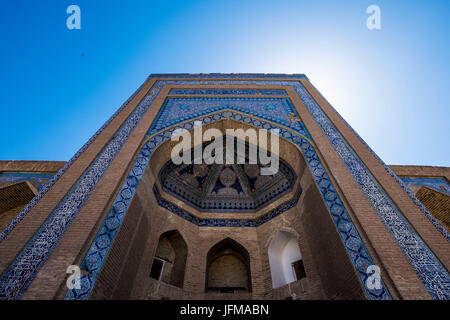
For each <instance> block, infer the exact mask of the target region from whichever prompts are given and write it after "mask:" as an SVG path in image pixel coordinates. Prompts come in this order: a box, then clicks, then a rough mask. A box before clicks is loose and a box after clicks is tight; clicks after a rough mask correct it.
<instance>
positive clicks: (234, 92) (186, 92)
mask: <svg viewBox="0 0 450 320" xmlns="http://www.w3.org/2000/svg"><path fill="white" fill-rule="evenodd" d="M195 94H200V95H208V94H209V95H234V96H241V95H266V96H287V93H286V91H284V90H275V89H172V90H170V92H169V95H195Z"/></svg>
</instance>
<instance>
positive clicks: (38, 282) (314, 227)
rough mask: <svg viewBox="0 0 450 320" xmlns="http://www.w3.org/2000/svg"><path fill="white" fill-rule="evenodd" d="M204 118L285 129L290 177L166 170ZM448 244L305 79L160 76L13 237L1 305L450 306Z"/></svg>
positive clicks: (51, 187) (3, 246)
mask: <svg viewBox="0 0 450 320" xmlns="http://www.w3.org/2000/svg"><path fill="white" fill-rule="evenodd" d="M194 121H201V122H202V125H203V127H204V129H208V128H216V129H218V130H220V131H221V132H223V133H225V131H226V129H227V128H243V129H248V128H263V129H266V130H270V129H279V130H280V131H279V132H280V133H279V137H280V140H279V141H280V145H279V158H280V170H279V172H278V173H277V174H274V175H272V176H261V175H260V174H259V170H258V169H259V166H258V165H253V166H252V165H245V164H244V165H241V164H239V165H226V164H223V165H209V166H208V165H201V164H194V165H178V166H176V165H171V164H170V161H171V160H170V154H171V149H172V148H173V145H174V144H175V142H173V141H171V140H170V137H171V134H172V132H173V131H174V130H176V129H177V128H184V129H186V130H188V131H189V132H191V133H192V132H193V130H194V129H193V124H194ZM193 140H194V139H193ZM269 140H270V139H269ZM192 147H193V148H195V147H196V146H195V145H194V143H193V145H192ZM267 149H268V151H272V150H271V146H270V144H269V146H268V148H267ZM448 241H449V234H448V231H447V230H446V229H445V228H444V227H443V226H442V225H441V223H440V222H439V220H438V219H436V218H435V217H434V216H433V215H432V214H431V213H430V212H429V211H428V210H427V209H426V208H425V207H424V206H423V205H422V204H421V203H420V202H419V201H418V200H417V199H416V198H415V197H414V195H413V194H412V193H411V192H410V191H409V190H408V189H407V188H406V187H405V186H404V184H403V183H402V182H401V180H400V179H399V178H397V176H396V175H395V174H394V173H393V172H392V171H391V170H390V169H389V168H388V167H387V166H386V165H384V163H383V162H382V161H381V160H380V159H379V158H378V157H377V156H376V155H375V154H374V153H373V152H372V151H371V150H370V148H369V147H368V146H367V145H366V144H365V143H364V142H363V141H362V139H361V138H359V136H358V135H357V134H356V133H355V132H354V131H353V130H352V129H351V128H350V127H349V126H348V124H347V123H346V122H345V121H344V120H343V119H342V118H341V117H340V116H339V115H338V114H337V113H336V111H335V110H334V109H333V108H332V107H331V106H330V105H329V104H328V103H327V102H326V101H325V100H324V98H323V97H322V96H321V95H320V94H319V92H318V91H317V90H316V89H315V88H314V87H313V86H312V85H311V84H310V82H309V81H308V79H307V78H306V77H305V76H304V75H278V74H272V75H270V74H268V75H266V74H208V75H189V74H173V75H152V76H150V77H149V78H148V79H147V81H146V82H145V83H144V84H143V85H142V86H141V88H139V89H138V91H137V92H136V93H135V94H134V95H133V96H132V97H131V98H130V99H129V101H127V102H126V103H125V104H124V105H123V106H122V107H121V108H120V109H119V110H118V111H117V112H116V114H114V115H113V117H112V118H111V119H110V120H109V121H108V122H107V123H106V124H105V125H104V126H103V127H102V128H101V129H100V130H99V131H98V132H97V133H96V134H95V135H94V137H93V138H92V139H90V140H89V141H88V142H87V143H86V145H85V146H84V147H83V148H82V149H81V150H80V151H79V152H78V153H77V154H76V155H75V156H74V157H73V158H72V159H71V161H69V162H68V163H67V164H66V165H65V166H64V167H63V168H62V169H61V170H60V171H59V173H58V174H57V175H55V176H54V177H53V179H52V180H51V181H50V183H49V184H48V185H46V186H45V187H43V188H42V189H41V191H40V193H39V194H38V195H37V196H36V197H35V198H34V199H33V201H31V202H30V203H29V204H28V205H27V206H26V207H25V208H24V209H23V210H22V211H21V212H20V213H19V215H18V216H17V217H16V218H15V219H14V220H13V221H12V222H11V224H10V225H9V226H8V227H7V229H6V230H5V231H3V232H2V234H1V236H0V256H1V257H2V259H1V261H0V272H1V277H0V298H6V299H19V298H21V299H115V298H121V299H448V298H449V297H450V288H449V283H450V276H449V273H448V270H449V265H450V255H449V252H450V250H449V249H450V246H449V242H448ZM424 262H426V263H424ZM70 265H77V266H80V268H81V288H73V289H68V288H67V286H66V284H67V279H68V277H69V275H68V274H67V273H66V269H67V267H68V266H70ZM374 265H375V266H377V267H378V268H379V271H380V273H379V277H378V278H377V276H378V275H377V274H376V275H373V274H368V272H369V270H373V269H370V268H369V267H371V266H374ZM370 277H372V278H370ZM373 277H375V278H376V279H378V281H375V282H373V281H371V279H373ZM368 280H369V281H368ZM374 283H375V285H374Z"/></svg>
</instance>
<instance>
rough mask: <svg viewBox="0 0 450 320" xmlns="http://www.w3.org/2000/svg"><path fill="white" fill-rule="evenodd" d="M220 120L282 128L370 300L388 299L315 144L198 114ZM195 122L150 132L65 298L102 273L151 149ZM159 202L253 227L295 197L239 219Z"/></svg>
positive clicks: (226, 114)
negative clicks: (372, 275)
mask: <svg viewBox="0 0 450 320" xmlns="http://www.w3.org/2000/svg"><path fill="white" fill-rule="evenodd" d="M222 119H233V120H236V121H239V122H242V123H245V124H247V125H251V126H254V127H259V128H263V129H266V130H271V129H275V128H278V129H280V136H281V137H282V138H284V139H286V140H288V141H290V142H292V143H294V144H295V145H297V146H298V147H299V148H300V149H301V150H302V153H303V154H304V156H305V158H306V160H307V163H308V166H309V168H310V170H311V172H312V174H313V177H314V179H315V181H316V183H317V185H318V187H319V189H320V192H321V194H322V197H323V199H324V202H325V204H326V205H327V208H328V210H329V212H330V214H331V216H332V219H333V222H334V223H335V225H336V228H337V230H338V233H339V235H340V237H341V239H342V241H343V244H344V247H345V248H346V250H347V253H348V256H349V259H350V261H351V262H352V264H353V266H354V268H355V269H356V271H357V274H358V278H359V280H360V282H361V286H362V288H363V289H364V291H365V294H366V296H367V298H368V299H375V300H379V299H382V300H386V299H391V296H390V295H389V292H388V290H387V288H386V287H385V285H384V283H382V287H381V289H378V290H377V289H368V288H367V286H366V280H367V277H368V275H367V273H366V270H367V267H368V266H370V265H373V264H374V263H373V260H372V258H371V256H370V254H369V252H368V251H367V249H366V247H365V246H364V243H363V241H362V240H361V237H360V236H359V234H358V232H357V230H356V228H355V226H354V225H353V223H352V221H351V219H350V217H349V214H348V212H347V210H346V209H345V207H344V205H343V203H342V200H341V199H340V198H339V195H338V193H337V192H336V190H335V188H334V186H333V184H332V182H331V180H330V178H329V176H328V174H327V173H326V171H325V169H324V168H323V165H322V163H321V162H320V159H319V157H318V156H317V154H316V152H315V150H314V147H313V146H312V145H311V144H310V143H309V141H308V140H306V139H305V138H303V137H302V136H301V135H299V134H295V133H292V132H291V131H288V130H286V129H283V128H282V127H278V126H275V125H273V124H270V123H268V122H265V121H263V120H262V119H254V118H251V117H248V116H245V115H241V114H238V113H233V111H232V110H227V111H222V112H219V113H216V114H214V115H211V116H205V117H204V118H203V119H202V122H203V124H209V123H213V122H216V121H220V120H222ZM193 125H194V123H193V121H192V122H188V123H184V124H182V125H181V126H178V127H176V128H171V129H167V130H165V131H163V132H160V133H158V134H157V135H155V136H153V137H152V138H151V139H150V141H148V142H147V143H146V144H145V145H144V146H143V147H142V149H141V151H140V154H139V155H138V157H137V159H136V161H135V163H134V165H133V167H132V169H131V170H130V173H129V175H128V177H127V178H126V181H125V182H124V184H123V186H122V188H121V190H120V192H119V194H118V196H117V198H116V199H115V201H114V203H113V205H112V207H111V209H110V210H109V212H108V214H107V216H106V218H105V220H104V222H103V224H102V226H101V227H100V230H99V231H98V233H97V235H96V237H95V239H94V241H93V243H92V245H91V247H90V248H89V250H88V252H87V254H86V256H85V258H84V260H83V262H82V265H81V266H82V269H83V270H85V271H86V272H87V274H86V275H82V276H81V289H79V290H77V289H72V290H68V291H67V294H66V297H65V299H68V300H84V299H88V298H89V296H90V294H91V292H92V289H93V288H94V285H95V282H96V280H97V278H98V276H99V274H100V272H101V269H102V266H103V264H104V262H105V260H106V258H107V256H108V252H109V249H110V248H111V245H112V243H113V241H114V239H115V237H116V235H117V233H118V231H119V228H120V226H121V224H122V222H123V219H124V217H125V214H126V212H127V210H128V208H129V206H130V204H131V201H132V199H133V196H134V195H135V193H136V190H137V188H138V185H139V182H140V181H141V178H142V176H143V174H144V172H145V169H146V168H147V166H148V163H149V161H150V158H151V154H152V152H153V151H154V150H155V149H156V148H157V147H158V146H159V145H161V144H162V143H163V142H165V141H167V140H169V139H170V137H171V135H172V132H173V131H174V130H176V129H177V128H184V129H186V130H191V129H192V128H193ZM155 193H156V195H157V200H158V204H159V205H160V206H162V207H164V208H166V209H167V210H169V211H170V212H172V213H174V214H177V215H179V216H181V217H182V218H184V219H186V220H188V221H190V222H192V223H194V224H196V225H199V226H208V227H255V226H258V225H261V224H263V223H265V222H267V221H269V220H270V219H272V218H274V217H275V216H277V215H279V214H280V213H282V212H284V211H286V210H288V209H290V208H292V207H293V206H294V205H295V203H296V202H297V201H293V200H290V201H288V202H286V203H284V204H283V205H281V206H280V207H279V208H277V209H275V210H272V211H269V212H268V213H267V214H265V215H263V216H262V217H260V218H259V219H257V220H256V221H255V220H253V221H252V220H238V219H200V218H197V217H195V216H193V215H192V214H190V213H189V212H187V211H185V210H183V209H181V208H179V207H177V206H176V205H174V204H172V203H170V202H169V201H167V200H164V199H162V198H161V197H158V194H159V193H158V191H157V190H156V191H155Z"/></svg>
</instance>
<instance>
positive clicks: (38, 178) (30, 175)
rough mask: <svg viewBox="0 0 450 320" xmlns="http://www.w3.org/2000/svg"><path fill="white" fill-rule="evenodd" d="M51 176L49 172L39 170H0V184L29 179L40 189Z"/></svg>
mask: <svg viewBox="0 0 450 320" xmlns="http://www.w3.org/2000/svg"><path fill="white" fill-rule="evenodd" d="M53 176H54V175H53V174H51V173H40V172H0V184H10V183H15V182H21V181H29V182H30V183H31V184H32V185H33V186H34V187H36V189H38V190H39V191H40V190H42V188H43V186H44V185H45V184H46V183H47V182H48V181H49V180H50V179H51V178H52V177H53Z"/></svg>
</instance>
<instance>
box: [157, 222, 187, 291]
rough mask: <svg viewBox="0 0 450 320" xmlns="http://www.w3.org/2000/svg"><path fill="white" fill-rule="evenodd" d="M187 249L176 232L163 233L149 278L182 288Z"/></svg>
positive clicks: (181, 237)
mask: <svg viewBox="0 0 450 320" xmlns="http://www.w3.org/2000/svg"><path fill="white" fill-rule="evenodd" d="M187 254H188V248H187V244H186V241H184V238H183V236H182V235H181V234H180V232H179V231H178V230H171V231H167V232H164V233H163V234H161V236H160V237H159V241H158V246H157V248H156V252H155V256H154V258H153V264H152V268H151V271H150V277H151V278H154V279H156V280H159V281H163V282H166V283H168V284H170V285H173V286H176V287H179V288H183V283H184V274H185V272H186V259H187Z"/></svg>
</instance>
